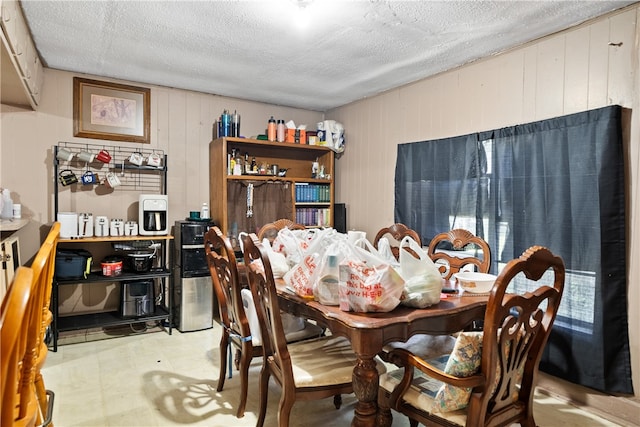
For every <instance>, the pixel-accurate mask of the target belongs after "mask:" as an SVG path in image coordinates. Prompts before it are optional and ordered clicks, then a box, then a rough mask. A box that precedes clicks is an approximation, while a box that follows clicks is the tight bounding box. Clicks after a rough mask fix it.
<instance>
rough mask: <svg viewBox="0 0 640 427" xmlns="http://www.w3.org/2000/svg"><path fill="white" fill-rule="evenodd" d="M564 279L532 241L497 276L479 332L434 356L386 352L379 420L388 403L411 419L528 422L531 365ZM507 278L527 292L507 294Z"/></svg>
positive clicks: (557, 264)
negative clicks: (388, 366) (388, 363)
mask: <svg viewBox="0 0 640 427" xmlns="http://www.w3.org/2000/svg"><path fill="white" fill-rule="evenodd" d="M564 280H565V268H564V262H563V261H562V259H561V258H560V257H558V256H555V255H554V254H553V253H551V251H550V250H549V249H547V248H544V247H541V246H532V247H530V248H529V249H527V250H526V251H525V252H524V253H523V254H522V255H521V256H520V257H519V258H517V259H514V260H511V261H510V262H509V263H508V264H507V265H506V267H505V268H504V269H503V270H502V272H501V273H500V275H499V276H498V278H497V279H496V282H495V284H494V286H493V288H492V290H491V293H490V295H489V300H488V303H487V309H486V312H485V317H484V330H483V331H476V332H462V333H460V334H459V335H458V338H457V341H456V345H455V347H454V351H453V352H452V353H451V354H450V355H448V356H445V357H443V358H439V359H436V360H424V359H421V358H420V357H417V356H415V355H414V354H412V353H411V352H409V351H407V350H405V349H395V350H393V351H392V352H391V354H390V358H391V360H392V361H393V363H395V364H397V365H398V366H401V368H400V369H398V370H395V371H391V372H388V373H386V374H384V375H382V376H381V377H380V388H379V393H378V405H379V412H378V420H377V421H378V425H381V426H386V427H388V426H390V425H391V421H392V416H391V409H394V410H396V411H398V412H401V413H403V414H405V415H407V416H408V417H409V419H410V424H411V426H416V425H417V424H418V422H419V423H422V424H425V425H446V426H452V425H461V426H489V425H490V426H505V425H511V424H512V423H520V425H523V426H528V427H534V426H535V425H536V424H535V420H534V417H533V394H534V389H535V383H536V377H537V372H538V364H539V362H540V358H541V356H542V351H543V349H544V347H545V344H546V342H547V339H548V337H549V333H550V332H551V327H552V325H553V322H554V320H555V317H556V314H557V312H558V306H559V305H560V300H561V298H562V293H563V289H564ZM514 282H515V283H514ZM511 284H514V286H515V285H517V286H516V287H515V289H528V291H527V290H523V291H521V292H518V293H507V292H506V290H507V287H508V286H509V285H511Z"/></svg>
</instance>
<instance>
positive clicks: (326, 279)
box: [318, 255, 340, 305]
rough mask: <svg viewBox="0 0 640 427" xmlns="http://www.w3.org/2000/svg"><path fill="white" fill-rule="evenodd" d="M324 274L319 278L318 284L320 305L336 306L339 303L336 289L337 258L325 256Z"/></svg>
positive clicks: (338, 278)
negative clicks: (325, 266)
mask: <svg viewBox="0 0 640 427" xmlns="http://www.w3.org/2000/svg"><path fill="white" fill-rule="evenodd" d="M325 271H326V274H325V275H324V276H322V277H321V278H320V282H319V284H318V291H319V300H320V303H321V304H325V305H338V304H339V303H340V301H339V296H338V289H339V284H340V277H339V276H340V272H339V269H338V257H337V256H336V255H327V268H326V270H325Z"/></svg>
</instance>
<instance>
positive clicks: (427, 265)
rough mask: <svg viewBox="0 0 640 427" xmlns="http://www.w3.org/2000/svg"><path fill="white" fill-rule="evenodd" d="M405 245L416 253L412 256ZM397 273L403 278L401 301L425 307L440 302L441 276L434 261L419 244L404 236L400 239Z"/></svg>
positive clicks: (413, 305)
mask: <svg viewBox="0 0 640 427" xmlns="http://www.w3.org/2000/svg"><path fill="white" fill-rule="evenodd" d="M407 247H408V248H409V249H410V250H411V251H412V252H413V253H415V254H416V256H417V257H416V256H414V255H413V254H412V253H411V252H410V251H408V250H407ZM399 249H400V256H399V262H400V268H399V273H400V275H401V276H402V278H403V279H404V281H405V282H404V291H403V293H402V300H401V303H402V304H403V305H406V306H409V307H416V308H425V307H429V306H430V305H433V304H437V303H439V302H440V293H441V292H442V276H441V275H440V271H439V270H438V267H437V266H436V265H435V263H434V262H433V261H432V260H431V258H429V255H428V254H427V253H426V252H425V251H424V250H423V249H422V248H421V247H420V245H419V244H418V243H417V242H416V241H415V240H413V239H412V238H411V237H409V236H406V237H404V238H403V239H402V240H401V241H400V248H399Z"/></svg>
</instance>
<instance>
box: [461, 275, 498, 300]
mask: <svg viewBox="0 0 640 427" xmlns="http://www.w3.org/2000/svg"><path fill="white" fill-rule="evenodd" d="M454 276H455V278H456V279H457V280H458V283H459V284H460V287H461V288H462V289H464V291H465V292H471V293H474V294H484V293H487V292H490V291H491V288H492V287H493V284H494V283H495V281H496V279H497V278H498V276H496V275H493V274H488V273H476V272H475V271H465V272H461V273H456V274H455V275H454Z"/></svg>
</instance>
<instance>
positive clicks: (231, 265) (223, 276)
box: [204, 226, 324, 418]
mask: <svg viewBox="0 0 640 427" xmlns="http://www.w3.org/2000/svg"><path fill="white" fill-rule="evenodd" d="M204 246H205V254H206V258H207V263H208V266H209V272H210V274H211V279H212V283H213V289H214V291H215V295H216V298H217V301H218V310H219V312H220V322H221V324H222V328H223V330H222V336H221V339H220V375H219V377H218V386H217V390H218V391H222V389H223V387H224V383H225V378H226V376H227V369H228V373H229V375H230V376H231V372H232V366H231V357H232V354H231V352H228V350H229V349H230V344H232V345H233V346H234V347H235V348H236V349H237V351H236V355H235V368H236V369H238V370H239V372H240V403H239V405H238V409H237V411H236V416H237V417H238V418H241V417H243V416H244V412H245V408H246V403H247V392H248V387H249V365H250V364H251V360H252V359H253V358H254V357H258V356H260V355H262V347H261V346H260V345H257V341H256V339H255V337H253V336H252V333H251V328H250V325H249V320H248V318H247V313H246V311H245V307H244V305H243V299H242V286H241V281H240V277H239V276H240V275H239V272H238V270H239V268H244V267H238V263H237V260H236V257H235V253H234V251H233V248H232V247H231V242H230V241H229V239H228V238H227V237H226V236H224V234H222V231H220V229H219V228H218V227H215V226H214V227H212V228H210V229H209V231H207V233H206V234H205V236H204ZM323 332H324V331H323V329H322V328H320V327H319V326H317V325H315V324H312V323H309V322H306V321H305V322H304V327H303V328H301V329H299V330H297V331H292V332H290V333H289V334H288V335H287V339H288V340H290V341H299V340H304V339H310V338H316V337H319V336H321V335H322V334H323ZM254 342H255V343H256V345H254ZM227 360H228V363H227ZM227 365H228V366H227Z"/></svg>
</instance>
